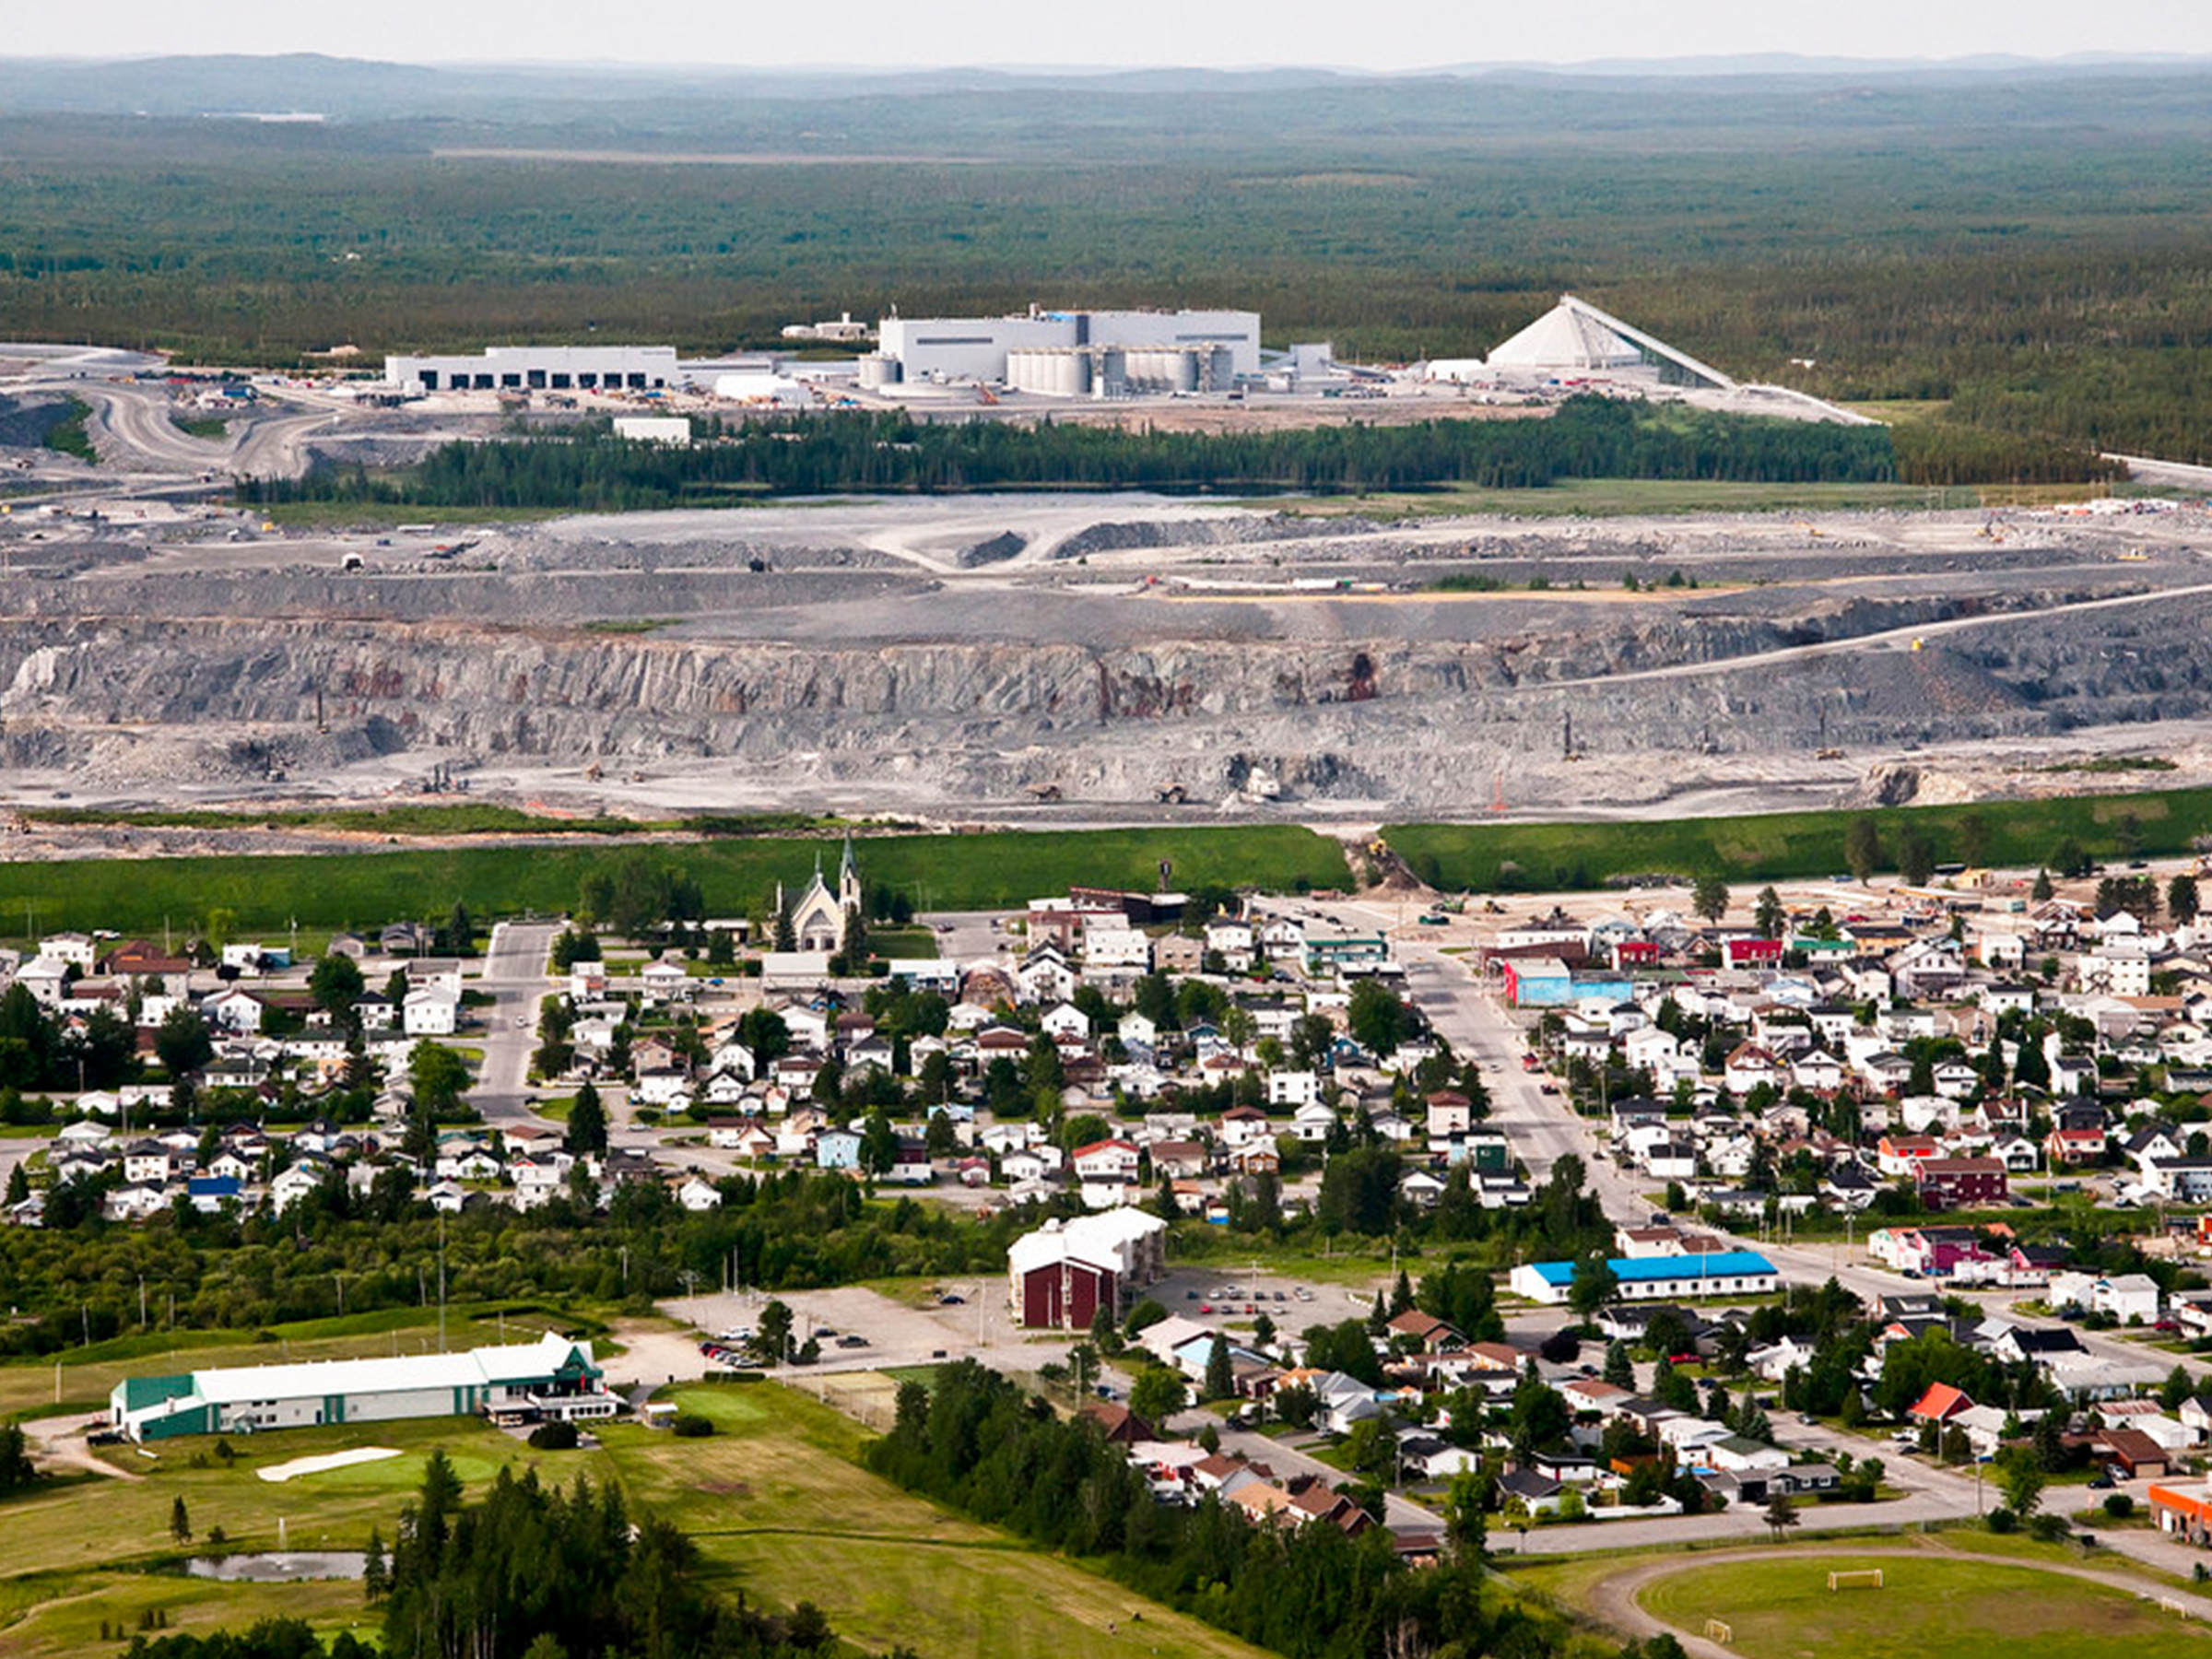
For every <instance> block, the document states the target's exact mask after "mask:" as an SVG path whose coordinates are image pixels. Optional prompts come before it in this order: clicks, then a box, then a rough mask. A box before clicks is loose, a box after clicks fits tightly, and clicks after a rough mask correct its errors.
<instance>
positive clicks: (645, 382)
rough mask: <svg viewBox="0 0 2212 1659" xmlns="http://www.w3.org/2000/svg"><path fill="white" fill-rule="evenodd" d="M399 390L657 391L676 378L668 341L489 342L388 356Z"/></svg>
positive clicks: (387, 371)
mask: <svg viewBox="0 0 2212 1659" xmlns="http://www.w3.org/2000/svg"><path fill="white" fill-rule="evenodd" d="M384 380H385V382H387V383H388V384H391V385H394V386H397V387H398V388H399V389H400V390H401V391H402V392H404V393H407V394H412V395H419V394H422V393H425V392H660V391H665V390H667V389H668V388H669V387H671V386H673V385H676V384H677V364H676V347H673V346H494V347H490V348H489V349H488V350H486V351H483V352H481V353H479V354H477V356H475V357H388V358H386V359H384Z"/></svg>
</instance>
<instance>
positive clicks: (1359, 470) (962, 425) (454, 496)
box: [237, 396, 1896, 512]
mask: <svg viewBox="0 0 2212 1659" xmlns="http://www.w3.org/2000/svg"><path fill="white" fill-rule="evenodd" d="M1895 476H1896V460H1895V456H1894V454H1893V453H1892V451H1891V448H1890V440H1889V434H1888V430H1887V429H1882V428H1878V427H1840V426H1830V425H1824V424H1821V423H1817V422H1801V421H1783V420H1770V419H1749V418H1739V417H1733V416H1724V415H1714V414H1709V413H1705V412H1702V411H1684V410H1668V411H1666V412H1665V414H1664V415H1661V414H1659V413H1656V412H1654V411H1653V410H1650V409H1648V408H1643V407H1640V406H1634V405H1630V404H1627V403H1619V402H1615V401H1612V400H1609V399H1605V398H1599V397H1594V396H1578V397H1573V398H1570V399H1569V400H1568V401H1567V402H1566V403H1565V404H1564V405H1562V406H1560V407H1559V410H1558V412H1557V413H1556V414H1554V415H1552V416H1551V417H1550V418H1528V419H1523V420H1431V421H1421V422H1417V423H1413V424H1410V425H1406V426H1387V427H1384V426H1363V425H1348V426H1333V427H1315V428H1306V429H1296V430H1287V431H1246V432H1227V433H1219V434H1207V433H1196V432H1161V431H1154V430H1151V429H1139V430H1126V429H1122V428H1119V427H1107V426H1089V425H1073V424H1063V423H1056V422H1053V421H1044V422H1041V423H1039V424H1037V425H1034V426H1022V425H1016V424H1013V423H1009V422H1003V421H969V422H926V421H918V420H915V419H914V418H912V416H911V415H908V414H906V413H903V412H900V413H892V414H827V415H808V416H801V417H790V418H764V419H761V420H759V421H754V422H748V423H746V424H744V425H742V426H736V427H733V428H730V429H724V430H718V431H715V432H713V433H711V434H710V436H709V437H708V439H707V441H703V442H700V443H695V444H693V445H691V446H689V447H688V448H676V447H671V446H668V445H665V444H652V443H638V442H632V441H628V440H624V439H619V438H616V437H614V436H612V435H611V434H609V433H607V432H606V431H605V430H603V429H598V428H596V427H590V428H585V429H579V430H575V431H572V432H571V433H568V434H565V435H560V436H548V437H543V438H536V439H531V440H505V441H497V442H489V443H465V442H458V441H456V442H453V443H449V444H446V445H444V446H442V447H441V448H440V449H437V450H435V451H433V452H432V453H430V454H429V455H428V456H427V457H425V458H424V459H423V460H422V461H421V462H420V463H418V464H417V465H414V466H411V467H402V468H397V469H394V470H392V471H389V472H382V473H372V472H370V471H369V470H367V469H366V468H363V467H359V466H355V467H348V468H335V469H334V468H323V469H319V470H317V471H314V472H312V473H311V474H309V475H308V476H307V477H304V478H298V479H293V478H258V479H242V480H240V481H239V483H238V486H237V488H238V492H239V498H240V499H241V500H245V501H251V502H253V503H255V504H257V505H263V506H269V505H277V504H281V503H286V502H294V501H324V502H376V503H387V504H395V505H403V506H409V507H425V508H428V507H547V506H558V507H562V508H571V509H577V510H590V511H605V512H615V511H634V510H639V509H646V508H659V507H670V506H675V505H677V504H679V503H688V504H694V505H714V504H721V503H727V502H730V501H733V500H742V499H743V498H744V497H746V496H747V495H760V494H769V495H818V494H826V493H835V492H841V491H864V492H869V493H919V494H931V493H939V492H950V491H960V490H971V489H1008V488H1044V487H1051V488H1098V489H1214V488H1220V489H1241V490H1250V489H1298V490H1324V491H1337V490H1344V491H1361V490H1374V489H1399V490H1404V489H1421V488H1431V487H1433V486H1436V485H1440V484H1465V485H1475V486H1479V487H1481V488H1542V487H1544V486H1547V485H1549V484H1553V483H1556V482H1558V481H1559V480H1560V479H1562V478H1589V477H1613V478H1693V479H1727V480H1735V481H1747V482H1791V483H1796V482H1806V481H1822V482H1847V483H1866V482H1877V481H1882V480H1887V479H1890V478H1893V477H1895Z"/></svg>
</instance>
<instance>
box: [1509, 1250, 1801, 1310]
mask: <svg viewBox="0 0 2212 1659" xmlns="http://www.w3.org/2000/svg"><path fill="white" fill-rule="evenodd" d="M1606 1265H1607V1266H1608V1267H1610V1268H1612V1270H1613V1277H1614V1280H1615V1282H1616V1283H1617V1285H1618V1289H1617V1290H1615V1292H1614V1295H1615V1297H1616V1299H1617V1300H1621V1301H1683V1300H1689V1299H1691V1298H1693V1297H1700V1296H1765V1295H1771V1294H1772V1293H1773V1292H1774V1291H1777V1290H1780V1289H1781V1288H1782V1275H1781V1274H1780V1273H1778V1272H1777V1271H1775V1267H1774V1264H1773V1263H1771V1262H1770V1261H1768V1260H1767V1258H1766V1257H1765V1256H1763V1255H1760V1254H1759V1253H1758V1252H1757V1251H1755V1250H1724V1251H1718V1252H1715V1253H1712V1254H1710V1255H1665V1256H1615V1257H1614V1258H1612V1260H1610V1261H1609V1262H1607V1263H1606ZM1573 1283H1574V1264H1573V1263H1572V1262H1529V1263H1526V1264H1524V1265H1522V1266H1519V1267H1516V1268H1514V1269H1513V1273H1512V1279H1511V1280H1510V1281H1509V1284H1510V1287H1511V1288H1512V1290H1513V1291H1514V1292H1515V1293H1516V1294H1518V1295H1521V1296H1525V1297H1527V1298H1528V1299H1529V1300H1531V1301H1535V1302H1544V1303H1547V1304H1550V1305H1552V1306H1557V1305H1559V1304H1560V1303H1563V1302H1564V1301H1566V1300H1567V1288H1568V1287H1569V1286H1570V1285H1571V1284H1573Z"/></svg>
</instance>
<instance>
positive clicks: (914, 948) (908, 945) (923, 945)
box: [868, 927, 937, 961]
mask: <svg viewBox="0 0 2212 1659" xmlns="http://www.w3.org/2000/svg"><path fill="white" fill-rule="evenodd" d="M868 948H869V950H870V951H872V952H874V953H875V954H876V955H877V956H879V957H882V958H883V959H886V960H887V961H888V960H893V959H898V958H900V957H904V958H907V959H933V960H934V959H935V957H936V954H937V935H935V934H934V933H932V932H930V930H929V929H928V928H926V927H871V928H869V929H868Z"/></svg>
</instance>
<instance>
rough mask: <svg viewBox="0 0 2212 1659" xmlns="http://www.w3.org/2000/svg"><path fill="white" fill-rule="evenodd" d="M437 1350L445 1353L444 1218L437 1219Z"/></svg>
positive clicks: (442, 1216) (441, 1214)
mask: <svg viewBox="0 0 2212 1659" xmlns="http://www.w3.org/2000/svg"><path fill="white" fill-rule="evenodd" d="M438 1348H439V1351H440V1352H441V1353H442V1352H444V1351H445V1216H444V1214H443V1212H441V1213H440V1215H439V1217H438Z"/></svg>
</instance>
